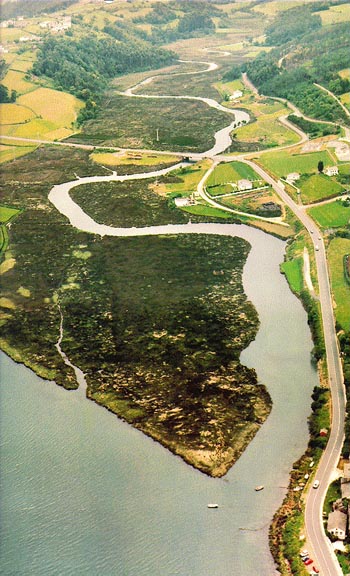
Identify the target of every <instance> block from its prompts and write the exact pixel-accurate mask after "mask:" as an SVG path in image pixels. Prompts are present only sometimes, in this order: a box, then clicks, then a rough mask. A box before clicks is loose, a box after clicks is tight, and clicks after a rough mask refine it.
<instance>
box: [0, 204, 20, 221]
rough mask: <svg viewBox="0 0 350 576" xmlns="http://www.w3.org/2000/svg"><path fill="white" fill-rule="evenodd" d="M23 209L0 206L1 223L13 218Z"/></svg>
mask: <svg viewBox="0 0 350 576" xmlns="http://www.w3.org/2000/svg"><path fill="white" fill-rule="evenodd" d="M20 212H21V211H20V210H18V209H17V208H9V207H8V206H0V224H6V223H7V222H9V221H10V220H11V219H12V218H14V217H15V216H17V214H19V213H20Z"/></svg>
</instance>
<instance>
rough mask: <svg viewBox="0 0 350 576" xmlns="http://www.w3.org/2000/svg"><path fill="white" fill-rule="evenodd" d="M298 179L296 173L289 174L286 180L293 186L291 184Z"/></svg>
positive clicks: (298, 175) (298, 176)
mask: <svg viewBox="0 0 350 576" xmlns="http://www.w3.org/2000/svg"><path fill="white" fill-rule="evenodd" d="M299 178H300V174H299V173H298V172H291V173H290V174H288V176H287V178H286V180H287V182H289V183H290V184H293V182H295V181H296V180H299Z"/></svg>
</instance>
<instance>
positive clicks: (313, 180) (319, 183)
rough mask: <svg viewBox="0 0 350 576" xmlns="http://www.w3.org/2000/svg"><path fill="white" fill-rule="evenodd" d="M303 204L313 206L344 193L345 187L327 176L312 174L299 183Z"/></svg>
mask: <svg viewBox="0 0 350 576" xmlns="http://www.w3.org/2000/svg"><path fill="white" fill-rule="evenodd" d="M297 185H298V187H299V188H300V195H301V199H302V202H303V204H313V203H314V202H319V201H320V200H324V199H326V198H331V197H332V196H336V195H338V194H341V193H342V192H344V188H343V186H341V184H339V183H338V182H337V181H336V180H332V178H331V177H330V176H326V175H325V174H312V175H311V176H308V177H302V178H301V179H300V180H298V182H297Z"/></svg>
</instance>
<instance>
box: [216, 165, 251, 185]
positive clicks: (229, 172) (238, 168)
mask: <svg viewBox="0 0 350 576" xmlns="http://www.w3.org/2000/svg"><path fill="white" fill-rule="evenodd" d="M242 178H246V179H248V180H260V178H259V176H258V175H257V173H256V172H255V171H254V170H253V168H251V167H250V166H248V164H244V162H237V161H235V162H224V163H222V164H219V165H218V166H217V167H216V168H215V170H214V171H213V172H212V173H211V174H210V176H209V178H208V180H207V185H208V186H217V185H219V184H226V183H227V182H237V181H238V180H241V179H242Z"/></svg>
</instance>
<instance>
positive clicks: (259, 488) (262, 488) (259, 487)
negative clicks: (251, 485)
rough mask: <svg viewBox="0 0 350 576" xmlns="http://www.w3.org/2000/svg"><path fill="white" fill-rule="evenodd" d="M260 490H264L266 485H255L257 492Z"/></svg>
mask: <svg viewBox="0 0 350 576" xmlns="http://www.w3.org/2000/svg"><path fill="white" fill-rule="evenodd" d="M260 490H264V486H255V492H260Z"/></svg>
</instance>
